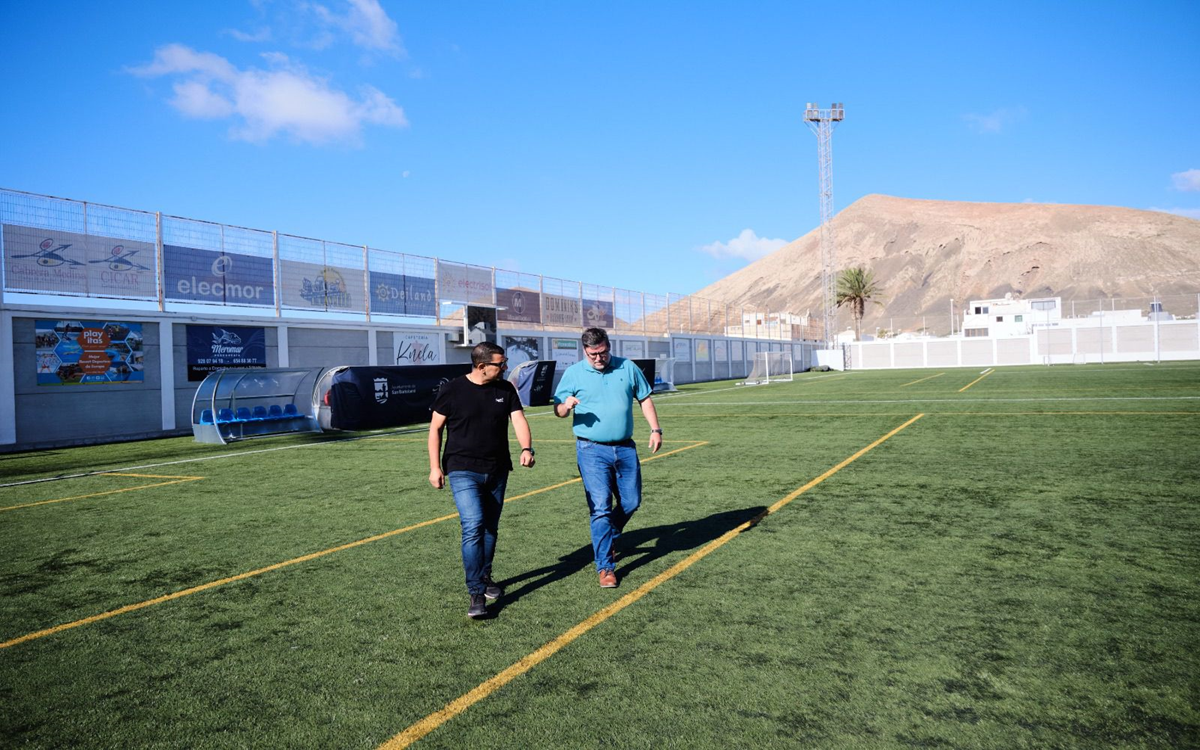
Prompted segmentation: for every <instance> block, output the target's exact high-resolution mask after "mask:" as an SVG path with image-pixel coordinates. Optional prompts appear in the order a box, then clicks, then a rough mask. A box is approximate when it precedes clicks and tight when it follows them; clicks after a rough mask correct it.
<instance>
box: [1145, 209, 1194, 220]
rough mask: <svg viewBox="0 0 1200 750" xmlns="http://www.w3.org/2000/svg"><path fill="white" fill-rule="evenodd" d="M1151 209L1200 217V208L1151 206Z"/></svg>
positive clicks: (1177, 214) (1190, 217) (1188, 216)
mask: <svg viewBox="0 0 1200 750" xmlns="http://www.w3.org/2000/svg"><path fill="white" fill-rule="evenodd" d="M1150 210H1151V211H1161V212H1162V213H1164V214H1175V215H1176V216H1186V217H1187V218H1189V219H1200V208H1153V207H1151V208H1150Z"/></svg>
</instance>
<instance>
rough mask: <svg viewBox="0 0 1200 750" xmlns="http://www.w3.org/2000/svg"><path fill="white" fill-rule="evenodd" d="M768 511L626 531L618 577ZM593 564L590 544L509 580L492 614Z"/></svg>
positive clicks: (729, 513)
mask: <svg viewBox="0 0 1200 750" xmlns="http://www.w3.org/2000/svg"><path fill="white" fill-rule="evenodd" d="M765 510H766V508H765V507H763V506H756V507H753V508H742V509H740V510H728V511H724V512H722V513H714V514H712V515H711V516H707V517H705V518H699V519H696V520H694V521H684V522H683V523H676V524H668V525H664V526H651V527H649V528H645V529H633V530H632V531H627V532H625V533H624V534H622V535H621V539H620V541H619V542H618V543H617V552H618V555H619V557H618V559H617V574H618V575H619V576H620V578H621V580H622V582H624V581H625V579H626V578H627V577H628V576H629V575H630V574H631V573H632V572H633V571H635V570H637V569H638V568H640V567H642V566H644V565H649V564H650V563H652V562H654V561H656V560H660V559H662V558H664V557H666V556H667V555H670V554H673V553H676V552H687V551H689V550H694V549H698V548H699V547H702V546H704V545H705V544H708V543H709V542H711V541H713V540H714V539H716V538H717V537H719V536H721V535H722V534H724V533H725V532H727V531H731V530H733V529H735V528H737V527H738V526H740V525H742V524H743V523H745V522H747V521H749V520H750V519H752V518H754V517H755V516H758V515H759V514H761V513H762V512H763V511H765ZM585 520H586V519H585ZM581 522H582V521H581ZM591 565H592V545H590V544H588V545H586V546H583V547H580V548H579V549H577V550H575V551H573V552H570V553H568V554H566V555H563V556H562V557H560V558H558V562H557V563H555V564H553V565H547V566H545V567H542V568H536V569H534V570H530V571H528V572H525V573H521V574H519V575H515V576H511V577H509V578H506V579H505V580H503V581H501V582H500V583H501V585H503V586H504V588H505V593H504V596H503V597H501V599H500V600H499V601H498V602H496V604H495V605H494V606H493V607H491V608H490V609H489V615H491V616H493V617H494V616H495V615H498V614H499V613H500V612H501V611H502V610H503V609H504V608H505V607H506V606H508V605H510V604H512V603H514V602H517V601H519V600H520V599H521V597H523V596H525V595H527V594H530V593H533V592H534V591H537V590H538V589H540V588H542V587H543V586H549V585H550V584H552V583H555V582H557V581H561V580H563V579H564V578H566V577H568V576H571V575H574V574H575V573H578V572H579V571H581V570H583V569H584V568H587V567H590V566H591ZM514 587H515V588H514Z"/></svg>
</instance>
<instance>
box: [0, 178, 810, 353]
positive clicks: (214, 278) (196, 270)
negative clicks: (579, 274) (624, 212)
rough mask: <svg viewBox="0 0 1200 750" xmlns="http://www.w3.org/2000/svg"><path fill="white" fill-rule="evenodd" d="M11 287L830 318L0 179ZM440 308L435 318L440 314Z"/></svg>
mask: <svg viewBox="0 0 1200 750" xmlns="http://www.w3.org/2000/svg"><path fill="white" fill-rule="evenodd" d="M0 225H2V230H3V231H2V234H0V243H2V250H3V266H2V269H3V270H2V273H3V289H4V291H5V293H15V294H38V295H52V296H54V297H82V298H96V299H107V300H128V301H133V302H139V303H142V304H146V303H147V302H148V301H149V302H157V307H158V309H159V310H164V311H167V310H172V309H178V308H179V306H183V305H213V306H220V307H229V308H237V310H238V312H239V313H241V314H245V315H249V316H274V317H280V316H282V315H284V314H285V313H284V311H289V312H296V311H304V312H309V313H314V314H317V315H323V314H327V313H339V314H348V315H351V316H361V317H362V318H363V319H365V320H368V321H370V320H372V319H379V320H381V321H396V322H402V321H403V320H404V319H418V320H420V321H421V322H424V323H426V324H428V323H430V322H434V323H436V324H440V323H442V322H443V321H445V322H452V321H454V322H456V321H460V320H461V319H462V314H463V307H464V306H465V305H467V304H482V305H494V306H496V307H498V308H499V310H498V315H497V317H498V322H499V323H500V325H501V326H502V327H504V328H508V329H526V330H546V331H557V330H562V331H577V330H578V329H580V328H581V327H586V326H590V325H596V326H599V327H602V328H607V329H609V330H611V331H613V332H615V333H620V334H630V335H638V334H642V335H647V336H661V335H664V334H709V335H724V336H735V337H745V338H756V339H782V340H816V339H818V338H820V336H821V330H822V324H821V321H820V319H819V318H815V317H814V318H811V319H810V318H803V319H801V318H798V317H797V316H790V315H785V316H783V319H784V320H802V322H801V323H781V322H780V315H779V313H780V311H771V310H763V309H758V308H754V307H747V306H734V305H728V304H726V303H724V302H720V301H717V300H710V299H704V298H701V297H696V296H694V295H680V294H671V293H668V294H666V295H660V294H653V293H650V292H641V291H635V290H629V289H618V288H613V287H608V286H601V285H597V284H591V283H587V282H580V281H571V280H567V279H557V278H552V277H549V276H541V275H538V274H531V273H522V272H517V271H508V270H504V269H499V268H495V267H487V266H476V265H471V264H467V263H459V262H455V261H451V260H444V259H440V258H435V257H426V256H420V255H410V254H408V253H401V252H395V251H391V250H384V249H380V248H375V247H370V246H369V245H366V244H364V245H351V244H346V243H341V242H332V241H328V240H319V239H312V238H307V237H298V236H294V235H289V234H284V233H280V232H277V231H266V230H261V229H249V228H245V227H237V226H231V225H227V224H219V223H215V222H210V221H200V220H196V219H187V218H181V217H176V216H167V215H163V214H161V213H155V212H149V211H140V210H135V209H127V208H119V207H115V206H106V205H102V204H96V203H89V202H83V201H76V200H69V199H64V198H55V197H51V196H45V195H37V194H33V193H25V192H21V191H16V190H5V189H0ZM430 319H432V320H430Z"/></svg>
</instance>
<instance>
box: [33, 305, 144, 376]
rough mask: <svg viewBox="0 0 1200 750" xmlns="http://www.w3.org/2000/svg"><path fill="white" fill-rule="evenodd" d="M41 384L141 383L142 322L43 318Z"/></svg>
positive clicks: (38, 332) (39, 326) (38, 337)
mask: <svg viewBox="0 0 1200 750" xmlns="http://www.w3.org/2000/svg"><path fill="white" fill-rule="evenodd" d="M34 347H35V349H36V352H37V384H38V385H86V384H91V383H140V382H142V380H143V377H142V367H143V364H144V353H143V348H142V324H141V323H120V322H116V321H101V320H39V321H37V323H36V325H35V328H34Z"/></svg>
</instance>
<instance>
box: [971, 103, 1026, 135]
mask: <svg viewBox="0 0 1200 750" xmlns="http://www.w3.org/2000/svg"><path fill="white" fill-rule="evenodd" d="M1025 115H1026V109H1025V107H1001V108H1000V109H998V110H996V111H995V112H992V113H991V114H986V115H980V114H974V113H969V114H965V115H963V116H962V118H963V120H965V121H966V123H967V126H968V127H970V128H971V129H972V130H974V131H975V132H976V133H1000V132H1003V131H1004V130H1006V129H1008V127H1009V126H1011V125H1013V124H1015V123H1017V122H1018V121H1020V120H1023V119H1025Z"/></svg>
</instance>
